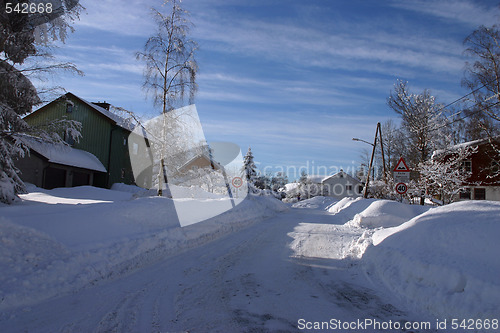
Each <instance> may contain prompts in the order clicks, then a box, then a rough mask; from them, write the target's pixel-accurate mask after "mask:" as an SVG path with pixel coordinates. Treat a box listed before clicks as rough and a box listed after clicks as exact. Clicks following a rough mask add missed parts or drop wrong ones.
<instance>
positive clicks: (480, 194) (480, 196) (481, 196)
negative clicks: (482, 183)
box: [474, 188, 486, 200]
mask: <svg viewBox="0 0 500 333" xmlns="http://www.w3.org/2000/svg"><path fill="white" fill-rule="evenodd" d="M474 200H486V189H485V188H475V189H474Z"/></svg>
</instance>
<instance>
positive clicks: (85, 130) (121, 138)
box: [18, 92, 134, 188]
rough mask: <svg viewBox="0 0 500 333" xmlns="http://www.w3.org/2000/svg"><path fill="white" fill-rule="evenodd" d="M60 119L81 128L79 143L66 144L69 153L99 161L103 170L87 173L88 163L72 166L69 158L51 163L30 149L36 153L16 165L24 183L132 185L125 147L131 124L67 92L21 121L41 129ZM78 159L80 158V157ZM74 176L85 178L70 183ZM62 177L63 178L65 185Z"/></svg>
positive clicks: (102, 106)
mask: <svg viewBox="0 0 500 333" xmlns="http://www.w3.org/2000/svg"><path fill="white" fill-rule="evenodd" d="M63 118H65V119H68V120H76V121H78V122H80V123H81V124H82V129H81V134H82V137H81V138H80V140H79V141H78V142H72V141H71V140H70V139H68V140H65V141H66V142H67V143H69V144H70V146H71V147H72V148H73V150H74V151H72V153H77V152H80V151H84V152H87V153H90V154H91V155H93V156H95V157H96V158H97V159H98V160H99V162H100V163H101V164H102V166H103V167H104V170H103V168H102V167H94V168H93V169H92V168H90V169H89V168H88V167H86V165H89V163H77V162H72V158H71V157H70V156H69V155H68V158H66V159H59V160H56V161H54V160H52V161H51V159H50V157H47V156H46V155H47V154H43V153H42V152H40V151H37V150H36V149H32V150H35V151H34V153H33V154H30V156H29V157H26V158H25V159H24V160H23V161H20V162H19V165H18V168H19V169H20V170H21V172H22V173H21V178H22V179H23V180H25V181H29V182H34V183H35V184H36V185H37V186H40V187H45V188H53V187H57V186H75V185H93V186H99V187H106V188H110V187H111V186H112V185H113V184H114V183H125V184H134V177H133V173H132V167H131V165H130V157H129V148H128V143H127V140H128V136H129V134H130V133H131V131H132V129H133V128H132V124H130V123H129V122H127V121H126V120H125V119H124V118H122V117H120V116H118V115H116V114H114V113H112V112H110V104H108V103H100V102H98V103H91V102H88V101H86V100H84V99H83V98H80V97H78V96H76V95H74V94H72V93H70V92H68V93H66V94H65V95H63V96H61V97H59V98H58V99H56V100H54V101H52V102H50V103H48V104H46V105H44V106H43V107H41V108H40V109H38V110H36V111H34V112H32V113H30V114H29V115H27V116H26V117H25V118H24V120H25V121H26V122H27V123H28V124H29V125H32V126H43V125H44V124H47V123H50V122H51V121H55V120H57V119H63ZM77 155H79V156H83V154H81V153H80V154H77ZM90 158H91V157H89V159H90ZM37 159H38V160H37ZM87 162H89V161H87ZM37 163H38V164H39V165H40V167H39V168H37V169H36V172H35V169H34V167H33V166H34V165H35V164H37ZM40 168H41V169H43V170H40ZM54 170H56V171H57V172H58V173H59V174H58V176H55V175H54ZM62 170H65V171H62ZM57 172H56V173H57ZM75 174H78V175H81V174H85V175H88V178H83V180H82V178H81V177H80V178H79V181H76V182H75V180H72V181H69V180H68V179H73V178H72V177H73V175H75ZM51 177H52V178H51ZM53 177H59V178H58V179H55V178H53ZM61 177H64V179H65V181H63V178H61ZM54 184H57V185H56V186H54ZM63 184H64V185H63Z"/></svg>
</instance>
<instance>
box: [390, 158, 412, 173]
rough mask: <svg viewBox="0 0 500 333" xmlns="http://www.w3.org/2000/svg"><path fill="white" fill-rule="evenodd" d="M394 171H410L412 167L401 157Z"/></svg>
mask: <svg viewBox="0 0 500 333" xmlns="http://www.w3.org/2000/svg"><path fill="white" fill-rule="evenodd" d="M394 171H396V172H410V168H408V166H407V165H406V162H405V160H404V159H403V158H402V157H401V158H400V159H399V162H398V163H397V164H396V167H395V168H394Z"/></svg>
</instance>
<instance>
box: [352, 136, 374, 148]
mask: <svg viewBox="0 0 500 333" xmlns="http://www.w3.org/2000/svg"><path fill="white" fill-rule="evenodd" d="M352 141H360V142H364V143H367V144H369V145H370V146H373V143H371V142H368V141H365V140H361V139H358V138H352Z"/></svg>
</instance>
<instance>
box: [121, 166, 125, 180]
mask: <svg viewBox="0 0 500 333" xmlns="http://www.w3.org/2000/svg"><path fill="white" fill-rule="evenodd" d="M121 176H122V179H123V178H125V168H122V174H121Z"/></svg>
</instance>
